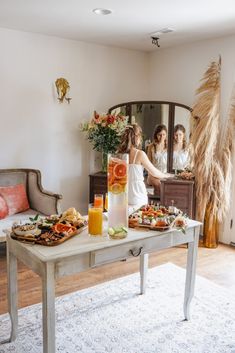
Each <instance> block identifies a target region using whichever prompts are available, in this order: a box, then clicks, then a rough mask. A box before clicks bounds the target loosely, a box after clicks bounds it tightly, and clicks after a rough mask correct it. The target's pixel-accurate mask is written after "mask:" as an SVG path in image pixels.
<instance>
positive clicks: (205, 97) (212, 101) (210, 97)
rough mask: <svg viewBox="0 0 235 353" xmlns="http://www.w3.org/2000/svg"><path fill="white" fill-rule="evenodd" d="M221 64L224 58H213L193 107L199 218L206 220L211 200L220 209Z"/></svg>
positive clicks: (193, 140)
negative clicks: (217, 169) (217, 161)
mask: <svg viewBox="0 0 235 353" xmlns="http://www.w3.org/2000/svg"><path fill="white" fill-rule="evenodd" d="M220 67H221V62H220V60H219V62H212V63H211V65H210V67H209V68H208V70H207V71H206V72H205V74H204V76H203V78H202V84H201V86H200V87H199V88H198V90H197V91H196V94H197V99H196V102H195V104H194V106H193V111H192V117H193V118H194V121H195V124H194V130H193V133H192V136H191V141H190V142H191V145H192V150H193V162H192V163H193V170H194V174H195V180H196V196H197V219H199V220H200V221H203V220H204V216H205V211H206V206H207V204H208V203H209V201H211V202H212V203H213V213H216V209H217V201H218V199H217V194H216V190H215V185H214V178H213V175H214V173H215V159H216V156H215V154H216V147H217V142H218V128H219V117H220V115H219V114H220ZM216 173H217V172H216ZM218 175H219V173H218ZM218 179H219V177H218ZM211 199H213V200H214V201H215V202H213V200H211Z"/></svg>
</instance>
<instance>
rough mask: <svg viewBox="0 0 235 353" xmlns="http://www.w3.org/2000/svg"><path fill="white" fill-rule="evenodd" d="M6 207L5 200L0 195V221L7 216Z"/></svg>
mask: <svg viewBox="0 0 235 353" xmlns="http://www.w3.org/2000/svg"><path fill="white" fill-rule="evenodd" d="M8 212H9V210H8V206H7V203H6V200H5V199H4V198H3V197H2V196H1V195H0V219H3V218H5V217H6V216H7V215H8Z"/></svg>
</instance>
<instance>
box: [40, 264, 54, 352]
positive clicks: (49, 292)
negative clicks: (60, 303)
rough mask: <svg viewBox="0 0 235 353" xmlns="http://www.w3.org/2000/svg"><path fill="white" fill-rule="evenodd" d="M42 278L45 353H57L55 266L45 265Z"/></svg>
mask: <svg viewBox="0 0 235 353" xmlns="http://www.w3.org/2000/svg"><path fill="white" fill-rule="evenodd" d="M45 267H46V268H45V274H44V275H43V278H42V317H43V353H55V351H56V349H55V273H54V264H53V263H47V264H46V265H45Z"/></svg>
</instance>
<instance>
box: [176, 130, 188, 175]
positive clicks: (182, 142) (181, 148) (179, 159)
mask: <svg viewBox="0 0 235 353" xmlns="http://www.w3.org/2000/svg"><path fill="white" fill-rule="evenodd" d="M185 133H186V131H185V127H184V126H183V125H181V124H178V125H175V127H174V146H173V169H174V170H183V169H185V168H186V167H187V166H188V165H189V152H188V149H187V141H186V136H185Z"/></svg>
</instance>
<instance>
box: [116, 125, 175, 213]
mask: <svg viewBox="0 0 235 353" xmlns="http://www.w3.org/2000/svg"><path fill="white" fill-rule="evenodd" d="M141 143H142V129H141V127H140V126H139V125H137V124H134V125H129V126H127V128H126V129H125V132H124V134H123V136H122V140H121V144H120V147H119V152H120V153H129V175H128V204H129V206H130V208H131V211H132V210H134V209H137V208H139V207H140V206H142V205H145V204H147V203H148V196H147V190H146V186H145V183H144V174H143V171H144V168H145V169H146V170H147V171H148V172H149V174H151V175H152V177H153V178H157V179H158V180H159V179H163V178H169V177H172V175H170V174H164V173H162V172H161V171H160V170H158V169H157V168H155V167H154V165H153V164H152V163H151V162H150V161H149V159H148V157H147V155H146V153H145V152H144V151H142V150H140V149H139V148H140V147H141Z"/></svg>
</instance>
